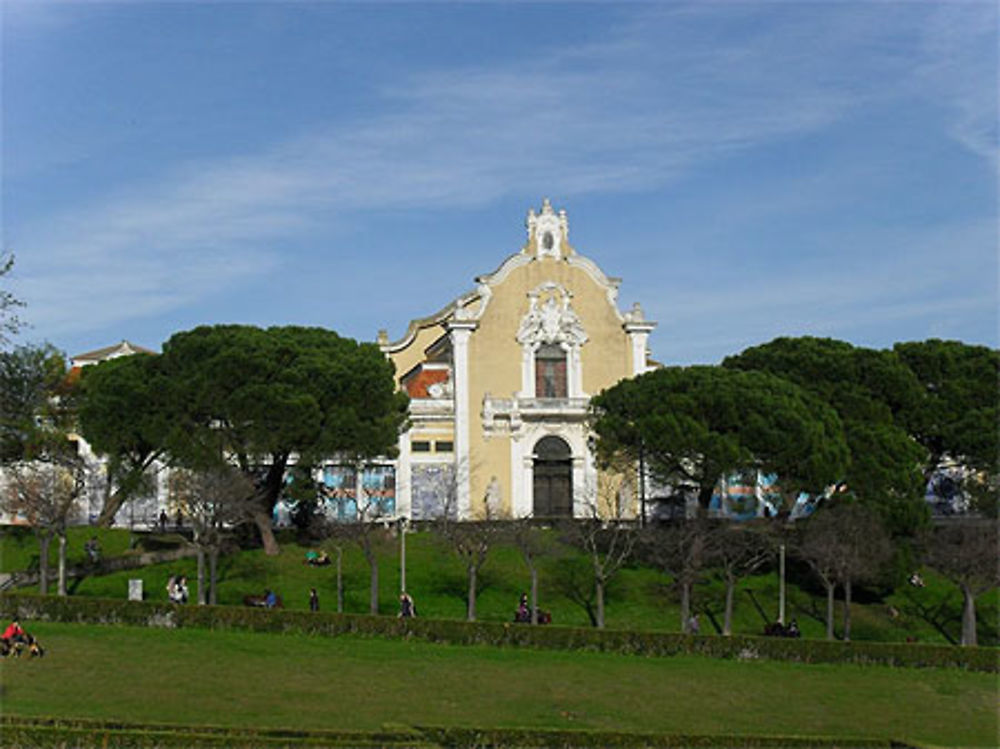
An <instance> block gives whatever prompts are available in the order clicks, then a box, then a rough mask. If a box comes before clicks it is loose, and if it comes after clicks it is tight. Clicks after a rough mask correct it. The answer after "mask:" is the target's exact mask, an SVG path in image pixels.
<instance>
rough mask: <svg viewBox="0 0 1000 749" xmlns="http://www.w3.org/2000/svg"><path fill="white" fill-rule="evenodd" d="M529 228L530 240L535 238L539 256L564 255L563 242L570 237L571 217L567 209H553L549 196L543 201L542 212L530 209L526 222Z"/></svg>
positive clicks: (555, 256)
mask: <svg viewBox="0 0 1000 749" xmlns="http://www.w3.org/2000/svg"><path fill="white" fill-rule="evenodd" d="M525 223H526V225H527V228H528V241H529V242H530V241H531V239H532V238H534V239H535V245H536V246H537V248H538V249H537V253H538V257H539V258H543V257H551V258H554V259H556V260H559V259H560V258H562V256H563V244H564V243H565V241H566V239H567V238H568V237H569V219H568V218H567V217H566V211H559V213H558V214H557V213H556V212H555V211H554V210H552V204H551V203H550V202H549V199H548V198H545V199H544V200H543V201H542V211H541V213H535V210H534V209H531V210H530V211H528V219H527V221H526V222H525Z"/></svg>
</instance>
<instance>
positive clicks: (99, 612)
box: [0, 593, 1000, 673]
mask: <svg viewBox="0 0 1000 749" xmlns="http://www.w3.org/2000/svg"><path fill="white" fill-rule="evenodd" d="M0 616H2V617H6V618H8V619H9V618H13V617H15V616H17V617H20V618H21V619H22V620H46V621H57V622H79V623H90V624H127V625H132V626H138V627H194V628H203V629H243V630H250V631H254V632H272V633H288V634H306V635H321V636H327V637H335V636H337V635H343V634H353V635H361V636H369V637H392V638H416V639H420V640H424V641H427V642H441V643H449V644H455V645H490V646H500V647H526V648H541V649H545V650H571V651H593V652H608V653H620V654H629V655H642V656H648V657H667V656H672V655H682V654H695V655H704V656H708V657H711V658H732V659H740V658H744V659H745V658H746V657H747V654H749V653H754V654H755V655H756V657H758V658H762V659H770V660H780V661H799V662H802V663H859V664H873V665H874V664H879V665H887V666H904V667H916V668H926V667H932V668H962V669H968V670H970V671H985V672H989V673H997V672H1000V650H997V649H996V648H972V647H962V648H959V647H950V646H946V645H925V644H919V643H883V642H832V641H828V640H793V639H784V638H772V637H752V636H748V635H734V636H732V637H719V636H715V635H684V634H677V633H669V632H631V631H626V630H598V629H578V628H573V627H530V626H526V625H517V624H509V623H505V624H499V623H494V622H463V621H457V620H448V619H397V618H395V617H386V616H368V615H361V614H333V613H325V612H322V613H319V612H317V613H314V612H308V611H286V610H279V609H259V608H249V607H246V608H242V607H237V606H191V605H189V606H177V605H175V604H171V603H165V602H149V601H124V600H120V599H104V598H71V597H59V596H39V595H33V594H21V593H18V594H6V595H0Z"/></svg>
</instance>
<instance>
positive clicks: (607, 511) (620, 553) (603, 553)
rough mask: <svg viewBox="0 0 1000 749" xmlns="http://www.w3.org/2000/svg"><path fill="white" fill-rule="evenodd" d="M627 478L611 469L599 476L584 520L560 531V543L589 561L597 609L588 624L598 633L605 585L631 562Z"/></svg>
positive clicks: (633, 532)
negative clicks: (592, 625) (561, 541)
mask: <svg viewBox="0 0 1000 749" xmlns="http://www.w3.org/2000/svg"><path fill="white" fill-rule="evenodd" d="M627 475H628V474H627V473H625V472H617V471H614V470H612V469H611V468H610V467H609V469H608V470H605V471H601V472H600V473H598V475H597V478H596V480H595V481H594V482H593V485H592V486H591V487H590V489H589V491H588V492H587V495H586V496H585V497H584V501H583V505H584V507H585V511H586V516H585V517H583V518H581V519H578V520H573V521H567V522H566V523H564V524H563V527H562V537H563V540H564V541H565V542H566V543H568V544H569V545H570V546H573V547H576V548H579V549H581V550H583V552H584V553H585V554H586V555H587V557H588V558H589V561H590V567H591V572H592V574H593V589H594V600H595V608H596V611H595V612H594V613H593V614H591V621H592V623H593V624H594V626H595V627H597V628H598V629H603V628H604V604H605V594H606V592H607V588H608V584H609V583H610V582H611V580H612V579H613V578H614V576H615V575H616V574H618V572H619V570H621V568H622V567H623V566H624V565H625V564H626V563H627V562H628V561H629V560H630V559H631V558H632V552H633V550H634V549H635V544H636V541H637V540H638V528H637V526H636V520H635V518H634V512H633V510H634V507H633V506H632V505H633V502H632V500H631V497H630V493H629V491H628V485H627V484H628V479H627V478H626V476H627ZM570 579H571V578H570ZM564 582H566V580H564ZM585 608H586V607H585ZM588 614H590V611H588Z"/></svg>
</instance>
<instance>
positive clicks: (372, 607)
mask: <svg viewBox="0 0 1000 749" xmlns="http://www.w3.org/2000/svg"><path fill="white" fill-rule="evenodd" d="M365 556H366V557H368V568H369V570H371V587H370V589H369V601H368V610H369V611H370V612H371V613H372V614H373V615H374V614H378V557H376V556H375V554H374V553H369V554H366V555H365Z"/></svg>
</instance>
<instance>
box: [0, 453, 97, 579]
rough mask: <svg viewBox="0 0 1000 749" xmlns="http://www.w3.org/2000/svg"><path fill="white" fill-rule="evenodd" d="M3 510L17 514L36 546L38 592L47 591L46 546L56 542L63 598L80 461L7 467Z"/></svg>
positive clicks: (81, 479) (82, 477)
mask: <svg viewBox="0 0 1000 749" xmlns="http://www.w3.org/2000/svg"><path fill="white" fill-rule="evenodd" d="M4 477H5V479H6V486H5V491H4V492H3V494H2V495H0V501H2V504H3V510H4V511H5V512H7V513H9V514H11V515H21V516H23V517H24V518H25V519H26V520H27V522H28V523H29V524H30V525H31V526H32V527H33V528H34V530H35V534H36V535H37V536H38V543H39V591H40V592H41V593H42V595H47V594H48V592H49V547H50V545H51V543H52V539H53V537H56V538H58V539H59V573H58V575H59V576H58V593H59V595H61V596H64V595H66V529H67V525H68V520H69V515H70V511H71V510H72V508H73V504H74V503H75V502H76V500H77V499H79V497H80V495H81V493H82V492H83V489H84V487H85V486H86V473H85V466H84V464H83V461H82V460H79V459H77V460H70V459H66V460H61V461H58V462H56V461H47V460H34V461H31V462H24V463H18V464H14V465H10V466H7V467H6V468H5V470H4Z"/></svg>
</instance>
